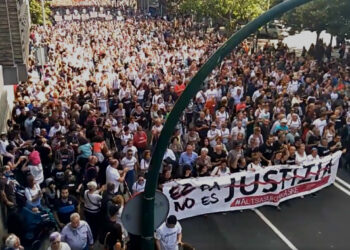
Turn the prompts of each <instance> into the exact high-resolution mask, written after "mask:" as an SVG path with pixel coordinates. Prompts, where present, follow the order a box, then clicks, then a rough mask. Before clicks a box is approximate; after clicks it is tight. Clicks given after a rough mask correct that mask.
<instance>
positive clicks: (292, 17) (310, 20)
mask: <svg viewBox="0 0 350 250" xmlns="http://www.w3.org/2000/svg"><path fill="white" fill-rule="evenodd" d="M277 2H278V0H275V3H277ZM349 13H350V1H349V0H332V1H329V0H315V1H312V2H310V3H308V4H305V5H303V6H301V7H299V8H296V9H294V10H292V11H290V12H288V13H286V14H285V15H284V16H283V20H284V21H285V22H286V24H287V25H288V26H289V27H291V28H292V29H291V31H292V32H293V31H302V30H310V31H315V32H316V33H317V40H318V39H319V35H320V34H321V32H322V31H324V30H326V31H328V32H330V33H331V34H332V35H338V36H343V37H345V36H349V34H348V33H349V30H350V29H349V21H350V15H349Z"/></svg>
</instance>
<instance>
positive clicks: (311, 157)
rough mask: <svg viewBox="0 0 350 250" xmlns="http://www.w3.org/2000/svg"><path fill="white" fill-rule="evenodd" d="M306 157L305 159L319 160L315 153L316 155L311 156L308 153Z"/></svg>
mask: <svg viewBox="0 0 350 250" xmlns="http://www.w3.org/2000/svg"><path fill="white" fill-rule="evenodd" d="M306 159H307V161H316V160H319V159H320V157H319V156H318V155H316V157H313V156H312V154H309V155H308V156H307V158H306Z"/></svg>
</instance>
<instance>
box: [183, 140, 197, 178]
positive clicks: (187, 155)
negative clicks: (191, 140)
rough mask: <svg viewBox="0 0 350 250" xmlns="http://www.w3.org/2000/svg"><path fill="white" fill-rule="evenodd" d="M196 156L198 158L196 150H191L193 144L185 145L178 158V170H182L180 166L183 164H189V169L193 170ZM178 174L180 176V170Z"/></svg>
mask: <svg viewBox="0 0 350 250" xmlns="http://www.w3.org/2000/svg"><path fill="white" fill-rule="evenodd" d="M197 158H198V154H197V153H196V152H193V146H192V145H190V144H188V145H187V146H186V151H185V152H182V153H181V155H180V160H179V167H180V170H182V168H183V167H184V166H185V165H189V166H191V170H192V171H193V170H194V165H195V162H196V160H197ZM180 176H182V171H180Z"/></svg>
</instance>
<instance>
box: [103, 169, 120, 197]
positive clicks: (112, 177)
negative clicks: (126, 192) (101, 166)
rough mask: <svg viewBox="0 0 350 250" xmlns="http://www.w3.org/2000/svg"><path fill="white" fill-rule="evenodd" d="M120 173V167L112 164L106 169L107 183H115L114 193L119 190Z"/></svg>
mask: <svg viewBox="0 0 350 250" xmlns="http://www.w3.org/2000/svg"><path fill="white" fill-rule="evenodd" d="M119 179H120V174H119V171H118V169H115V168H113V167H111V166H110V165H109V166H108V167H107V169H106V183H108V182H110V183H113V184H114V193H116V192H118V190H119V185H120V182H119V181H118V180H119Z"/></svg>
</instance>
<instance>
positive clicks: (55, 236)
mask: <svg viewBox="0 0 350 250" xmlns="http://www.w3.org/2000/svg"><path fill="white" fill-rule="evenodd" d="M49 240H50V246H49V247H48V248H47V250H70V249H71V248H70V246H69V245H68V244H67V243H66V242H61V234H60V233H59V232H53V233H51V234H50V237H49Z"/></svg>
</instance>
